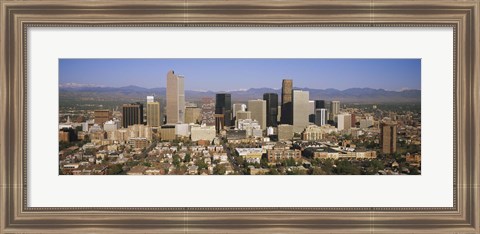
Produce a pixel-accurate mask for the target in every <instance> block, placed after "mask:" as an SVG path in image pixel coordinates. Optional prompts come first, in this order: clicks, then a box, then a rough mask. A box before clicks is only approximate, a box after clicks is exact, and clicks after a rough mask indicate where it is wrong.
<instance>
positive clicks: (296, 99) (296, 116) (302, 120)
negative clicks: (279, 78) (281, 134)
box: [293, 90, 311, 132]
mask: <svg viewBox="0 0 480 234" xmlns="http://www.w3.org/2000/svg"><path fill="white" fill-rule="evenodd" d="M309 103H310V102H309V93H308V91H303V90H293V131H294V132H302V131H303V130H304V129H305V127H307V126H308V123H309V122H308V115H309V114H310V113H311V111H310V107H311V105H310V104H309Z"/></svg>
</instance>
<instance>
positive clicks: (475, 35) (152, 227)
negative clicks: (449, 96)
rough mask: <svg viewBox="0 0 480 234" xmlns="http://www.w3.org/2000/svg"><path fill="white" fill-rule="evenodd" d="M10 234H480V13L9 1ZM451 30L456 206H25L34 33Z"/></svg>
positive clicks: (452, 5)
mask: <svg viewBox="0 0 480 234" xmlns="http://www.w3.org/2000/svg"><path fill="white" fill-rule="evenodd" d="M0 4H1V5H0V8H1V13H0V30H1V37H0V43H1V44H0V72H1V73H0V74H1V82H0V95H1V105H0V107H1V108H2V110H1V113H0V126H1V127H0V156H1V157H0V173H1V174H0V181H1V191H0V232H1V233H36V232H40V233H55V232H60V233H65V232H66V233H85V232H94V233H99V232H134V233H135V232H138V233H158V232H166V233H180V232H181V233H205V232H221V233H251V232H261V233H276V232H281V233H321V232H327V233H353V232H369V233H392V232H410V233H411V232H419V233H426V232H429V233H480V221H479V220H480V217H479V216H480V203H479V202H478V201H479V200H480V196H479V193H480V187H479V180H480V141H479V139H480V124H479V114H480V112H479V111H480V108H479V106H480V103H479V101H480V100H479V98H480V97H479V91H480V90H479V81H480V77H479V72H480V62H479V61H480V45H479V44H480V43H479V42H480V39H479V38H480V30H479V28H480V25H479V22H480V19H479V15H480V3H479V1H478V0H465V1H460V0H458V1H454V0H445V1H435V0H428V1H427V0H424V1H403V0H394V1H386V0H384V1H371V0H368V1H363V0H360V1H323V0H319V1H307V0H305V1H303V0H302V1H268V0H260V1H208V0H205V1H204V0H201V1H148V0H146V1H107V0H99V1H54V0H45V1H42V0H36V1H15V0H0ZM306 26H308V27H326V26H328V27H407V26H408V27H452V28H453V29H454V40H453V41H454V51H453V53H454V56H453V58H454V69H453V71H454V78H453V80H454V82H455V83H454V94H455V96H454V100H455V101H454V113H455V116H454V128H455V129H454V138H455V139H456V140H455V143H454V147H453V148H454V151H455V152H454V157H455V158H454V178H453V180H454V183H453V184H454V189H453V191H454V194H453V198H454V201H453V204H454V206H453V207H452V208H444V207H438V208H435V207H431V208H422V207H407V208H379V207H361V208H317V207H312V208H302V207H276V208H272V207H265V208H253V207H252V208H238V207H224V208H213V207H202V208H198V207H197V208H195V207H175V208H151V207H136V208H127V207H123V208H122V207H118V208H109V207H104V208H101V207H100V208H99V207H92V208H75V207H68V208H49V207H44V208H38V207H36V208H33V207H28V206H27V195H28V190H27V184H28V181H27V176H26V175H27V169H28V168H27V159H26V155H27V144H26V142H27V140H28V139H27V126H28V121H27V114H26V113H27V111H28V109H27V98H26V97H27V87H28V84H27V77H26V74H27V64H26V62H27V50H28V48H27V43H26V42H27V33H26V32H27V29H28V28H29V27H306Z"/></svg>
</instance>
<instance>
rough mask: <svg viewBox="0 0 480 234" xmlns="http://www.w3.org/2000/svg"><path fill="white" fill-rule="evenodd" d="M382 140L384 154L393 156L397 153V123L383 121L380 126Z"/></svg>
mask: <svg viewBox="0 0 480 234" xmlns="http://www.w3.org/2000/svg"><path fill="white" fill-rule="evenodd" d="M380 139H381V144H382V152H383V153H385V154H393V153H395V152H397V123H396V122H394V121H390V120H386V121H382V122H381V124H380Z"/></svg>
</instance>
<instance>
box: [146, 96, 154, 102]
mask: <svg viewBox="0 0 480 234" xmlns="http://www.w3.org/2000/svg"><path fill="white" fill-rule="evenodd" d="M154 101H155V97H154V96H147V103H149V102H154Z"/></svg>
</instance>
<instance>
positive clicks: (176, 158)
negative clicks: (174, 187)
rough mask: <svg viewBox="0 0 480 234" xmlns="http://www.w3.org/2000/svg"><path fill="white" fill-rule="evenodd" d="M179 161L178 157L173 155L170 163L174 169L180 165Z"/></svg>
mask: <svg viewBox="0 0 480 234" xmlns="http://www.w3.org/2000/svg"><path fill="white" fill-rule="evenodd" d="M181 161H182V160H181V159H180V157H179V156H178V155H176V154H175V155H173V161H172V164H173V165H174V166H175V167H177V168H178V167H179V166H180V163H181Z"/></svg>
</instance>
